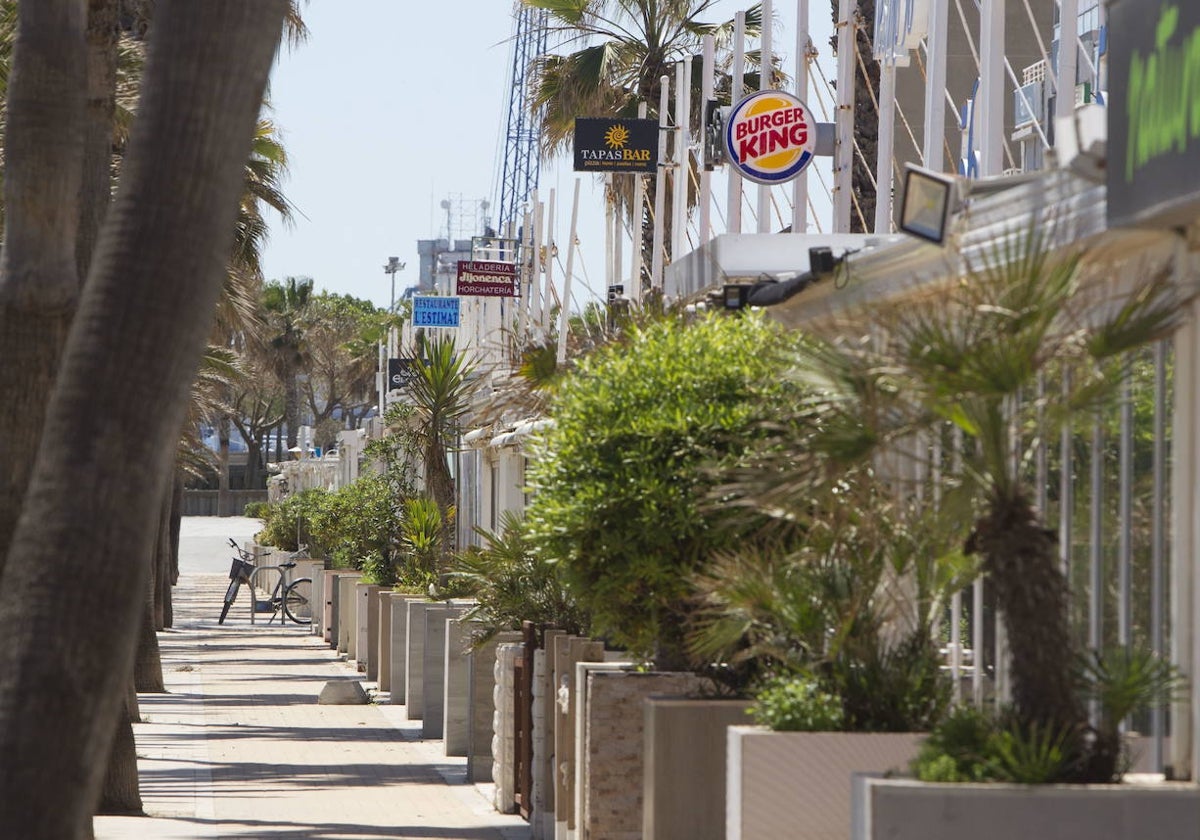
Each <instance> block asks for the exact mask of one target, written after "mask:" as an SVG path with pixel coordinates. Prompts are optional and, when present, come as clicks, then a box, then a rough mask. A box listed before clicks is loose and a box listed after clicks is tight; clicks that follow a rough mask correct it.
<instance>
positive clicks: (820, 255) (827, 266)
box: [808, 246, 841, 276]
mask: <svg viewBox="0 0 1200 840" xmlns="http://www.w3.org/2000/svg"><path fill="white" fill-rule="evenodd" d="M839 262H841V260H839V259H835V258H834V256H833V249H832V248H830V247H828V246H822V247H820V248H809V249H808V270H809V271H811V272H812V273H813V274H815V275H818V276H819V275H821V274H833V270H834V269H835V268H837V264H838V263H839Z"/></svg>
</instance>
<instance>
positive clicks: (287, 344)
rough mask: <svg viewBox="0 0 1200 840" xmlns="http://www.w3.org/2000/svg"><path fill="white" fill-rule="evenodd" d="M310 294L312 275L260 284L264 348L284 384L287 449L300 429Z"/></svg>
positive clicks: (276, 373)
mask: <svg viewBox="0 0 1200 840" xmlns="http://www.w3.org/2000/svg"><path fill="white" fill-rule="evenodd" d="M312 293H313V279H312V278H311V277H286V278H284V280H283V282H282V283H268V284H267V285H266V286H264V287H263V297H262V308H263V317H264V319H265V323H266V329H265V333H264V335H263V344H264V349H266V351H267V353H266V355H267V357H268V358H269V359H270V361H271V366H272V370H274V372H275V375H276V376H277V377H279V381H280V383H281V384H282V385H283V394H284V409H283V411H284V417H285V418H286V422H287V444H288V448H289V449H290V448H292V447H294V446H295V445H296V441H297V434H298V432H299V429H300V383H299V381H298V379H297V377H298V375H299V373H300V369H301V367H302V366H303V364H304V358H305V345H304V316H305V313H306V312H307V310H308V302H309V300H310V299H311V297H312Z"/></svg>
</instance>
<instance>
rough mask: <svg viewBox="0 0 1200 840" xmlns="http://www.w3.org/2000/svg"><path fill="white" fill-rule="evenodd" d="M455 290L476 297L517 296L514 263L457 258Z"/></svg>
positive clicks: (518, 292) (519, 292) (517, 284)
mask: <svg viewBox="0 0 1200 840" xmlns="http://www.w3.org/2000/svg"><path fill="white" fill-rule="evenodd" d="M457 291H458V294H460V295H474V296H476V297H519V296H520V294H521V291H520V285H519V283H518V282H517V266H516V263H506V262H492V261H489V260H459V261H458V283H457Z"/></svg>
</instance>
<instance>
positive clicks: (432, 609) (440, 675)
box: [409, 603, 466, 748]
mask: <svg viewBox="0 0 1200 840" xmlns="http://www.w3.org/2000/svg"><path fill="white" fill-rule="evenodd" d="M465 610H466V607H463V606H457V605H453V604H446V603H438V604H432V605H430V606H429V607H428V608H426V610H425V644H424V648H423V653H422V655H423V657H424V660H425V661H424V666H423V667H422V669H421V683H422V691H423V692H424V695H425V696H424V699H423V700H422V702H421V708H422V709H423V712H424V713H423V715H422V717H421V737H422V738H430V739H432V738H441V737H442V736H443V735H444V734H445V722H446V717H445V715H446V640H447V633H448V631H447V628H446V625H447V623H448V622H449V621H450V619H454V618H458V617H459V616H460V615H462V614H463V612H464V611H465ZM409 652H410V654H411V653H412V650H411V648H410V650H409ZM410 689H411V686H410ZM409 703H410V704H411V703H412V698H411V697H410V698H409ZM464 748H465V744H464Z"/></svg>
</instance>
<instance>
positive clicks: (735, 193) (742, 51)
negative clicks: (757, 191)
mask: <svg viewBox="0 0 1200 840" xmlns="http://www.w3.org/2000/svg"><path fill="white" fill-rule="evenodd" d="M745 76H746V13H745V12H738V13H737V14H735V15H734V16H733V79H731V80H730V83H729V97H730V101H731V102H732V103H733V104H734V105H736V104H737V103H738V102H740V101H741V99H742V96H743V95H745V90H744V84H745ZM727 169H728V170H729V192H728V197H727V199H726V207H725V218H726V219H727V222H726V226H727V227H728V232H729V233H741V232H742V175H741V173H740V172H738V171H737V169H735V168H734V167H733V166H729V167H727Z"/></svg>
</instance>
